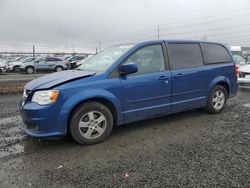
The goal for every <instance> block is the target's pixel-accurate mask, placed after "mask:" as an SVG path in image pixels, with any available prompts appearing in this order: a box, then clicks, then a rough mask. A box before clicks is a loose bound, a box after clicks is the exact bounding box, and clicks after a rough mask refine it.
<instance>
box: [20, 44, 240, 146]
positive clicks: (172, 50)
mask: <svg viewBox="0 0 250 188" xmlns="http://www.w3.org/2000/svg"><path fill="white" fill-rule="evenodd" d="M237 89H238V84H237V66H236V65H235V63H234V61H233V58H232V56H231V54H230V52H229V50H228V49H227V48H226V47H225V46H224V45H222V44H218V43H209V42H199V41H163V40H160V41H150V42H143V43H139V44H136V45H118V46H114V47H111V48H109V49H106V50H103V51H102V52H100V53H98V54H96V55H95V56H93V57H92V58H90V59H89V60H87V61H86V62H85V63H84V64H82V65H81V66H80V67H78V69H77V70H68V71H63V72H60V73H53V74H49V75H46V76H43V77H40V78H37V79H35V80H33V81H31V82H29V83H28V84H26V85H25V89H24V95H23V101H22V102H21V104H20V111H21V114H22V119H23V121H24V124H25V125H26V128H25V129H24V131H25V132H26V133H27V134H28V135H30V136H34V137H49V136H62V135H66V134H71V136H72V137H73V139H74V140H75V141H76V142H78V143H79V144H95V143H98V142H101V141H103V140H104V139H106V138H107V137H108V135H109V134H110V132H111V130H112V128H113V126H114V125H121V124H125V123H130V122H135V121H139V120H145V119H149V118H155V117H159V116H163V115H167V114H171V113H176V112H181V111H185V110H190V109H195V108H205V110H206V111H207V112H208V113H212V114H216V113H219V112H221V111H222V110H223V109H224V107H225V105H226V101H227V99H228V98H230V97H233V96H235V95H236V92H237Z"/></svg>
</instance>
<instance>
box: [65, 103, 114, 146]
mask: <svg viewBox="0 0 250 188" xmlns="http://www.w3.org/2000/svg"><path fill="white" fill-rule="evenodd" d="M113 123H114V122H113V115H112V113H111V112H110V110H109V109H108V108H107V107H106V106H105V105H103V104H101V103H98V102H86V103H83V104H81V105H80V106H79V107H77V108H76V109H75V110H74V111H73V113H72V115H71V118H70V123H69V131H70V134H71V136H72V138H73V139H74V140H75V141H76V142H77V143H79V144H80V145H90V144H97V143H100V142H102V141H104V140H105V139H106V138H107V137H108V136H109V134H110V133H111V131H112V128H113Z"/></svg>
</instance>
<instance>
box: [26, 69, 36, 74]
mask: <svg viewBox="0 0 250 188" xmlns="http://www.w3.org/2000/svg"><path fill="white" fill-rule="evenodd" d="M26 72H27V73H28V74H33V73H34V72H35V69H34V67H27V68H26Z"/></svg>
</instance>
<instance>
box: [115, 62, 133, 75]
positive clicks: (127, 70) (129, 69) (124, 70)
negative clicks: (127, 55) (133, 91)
mask: <svg viewBox="0 0 250 188" xmlns="http://www.w3.org/2000/svg"><path fill="white" fill-rule="evenodd" d="M118 69H119V73H120V74H121V75H127V74H133V73H136V72H138V66H137V64H135V63H132V62H131V63H126V64H123V65H121V66H120V67H119V68H118Z"/></svg>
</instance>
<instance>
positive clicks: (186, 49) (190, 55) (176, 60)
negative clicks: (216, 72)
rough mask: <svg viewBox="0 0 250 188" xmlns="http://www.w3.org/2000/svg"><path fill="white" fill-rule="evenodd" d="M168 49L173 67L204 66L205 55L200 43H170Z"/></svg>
mask: <svg viewBox="0 0 250 188" xmlns="http://www.w3.org/2000/svg"><path fill="white" fill-rule="evenodd" d="M168 51H169V59H170V62H171V64H172V69H185V68H192V67H201V66H203V57H202V53H201V48H200V45H199V44H169V45H168Z"/></svg>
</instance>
